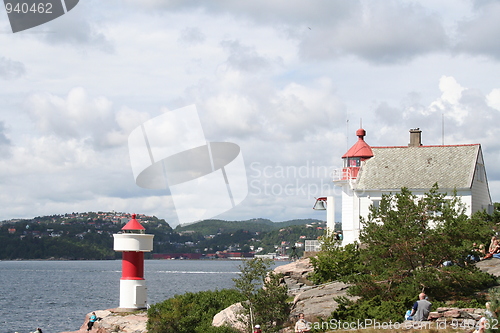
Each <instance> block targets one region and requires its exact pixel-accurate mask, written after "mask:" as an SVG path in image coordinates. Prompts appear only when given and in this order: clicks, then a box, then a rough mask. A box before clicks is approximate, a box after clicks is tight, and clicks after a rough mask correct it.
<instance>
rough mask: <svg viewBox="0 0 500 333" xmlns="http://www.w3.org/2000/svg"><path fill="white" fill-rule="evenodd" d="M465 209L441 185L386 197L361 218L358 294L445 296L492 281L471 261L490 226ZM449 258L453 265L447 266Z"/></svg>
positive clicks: (355, 279)
mask: <svg viewBox="0 0 500 333" xmlns="http://www.w3.org/2000/svg"><path fill="white" fill-rule="evenodd" d="M465 211H466V209H465V206H464V205H463V204H462V202H461V201H460V199H459V198H458V197H457V196H455V195H454V196H452V197H451V199H446V195H445V194H443V193H439V192H438V187H437V185H434V187H433V188H432V189H431V190H430V191H429V192H428V193H425V194H424V195H423V196H420V197H418V196H416V195H414V194H412V193H411V192H410V191H409V190H408V189H406V188H403V189H402V190H401V192H400V193H397V194H391V195H384V196H383V197H382V200H381V202H380V205H379V207H374V206H372V207H370V214H369V217H368V219H367V220H365V219H362V224H363V229H362V231H361V234H360V242H361V243H362V244H363V249H362V250H360V260H361V262H362V264H363V265H362V267H363V273H364V274H360V275H359V274H357V275H354V276H352V278H351V282H355V283H356V284H357V287H356V289H357V290H356V291H357V292H356V293H357V294H359V295H362V296H363V297H374V296H377V295H380V296H381V297H382V299H386V300H387V299H397V298H399V297H404V296H414V295H416V294H418V292H420V291H424V292H427V293H429V294H430V295H432V296H433V297H434V298H435V299H441V300H445V299H449V298H453V297H454V296H457V297H458V296H466V295H471V293H472V292H473V291H477V290H479V289H481V288H485V287H487V286H489V285H492V284H494V283H495V279H494V278H493V277H492V276H490V275H489V274H486V273H483V272H481V271H479V270H478V269H476V268H475V267H474V266H473V265H471V264H470V262H468V260H469V259H468V258H470V254H471V250H472V244H473V243H474V242H482V241H484V240H485V239H487V238H488V237H489V235H490V234H491V225H490V224H489V223H487V222H486V221H484V220H482V219H479V218H476V217H473V218H469V217H468V216H467V215H466V214H465ZM445 262H452V263H454V264H455V265H454V266H452V267H444V266H443V264H444V263H445Z"/></svg>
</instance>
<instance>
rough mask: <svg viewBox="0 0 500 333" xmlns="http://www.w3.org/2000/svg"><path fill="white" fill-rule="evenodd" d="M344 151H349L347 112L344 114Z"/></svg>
mask: <svg viewBox="0 0 500 333" xmlns="http://www.w3.org/2000/svg"><path fill="white" fill-rule="evenodd" d="M345 149H346V151H347V150H348V149H349V111H347V110H346V113H345Z"/></svg>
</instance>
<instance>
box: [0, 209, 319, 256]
mask: <svg viewBox="0 0 500 333" xmlns="http://www.w3.org/2000/svg"><path fill="white" fill-rule="evenodd" d="M130 219H131V215H130V214H128V213H116V212H97V213H96V212H88V213H70V214H64V215H52V216H38V217H35V218H33V219H15V220H9V221H2V222H0V244H1V246H0V260H14V259H50V258H54V259H92V260H96V259H115V258H119V257H120V256H121V254H120V253H116V252H115V251H113V234H116V233H119V232H121V228H123V226H124V225H125V224H126V223H127V222H128V221H129V220H130ZM137 219H138V220H139V221H140V222H141V224H142V225H143V226H144V227H145V228H146V233H149V234H153V235H154V247H153V252H152V253H149V254H147V256H148V257H152V254H154V253H197V254H200V255H202V256H207V257H208V256H209V254H213V253H216V252H242V253H243V252H249V251H252V250H254V251H257V250H258V251H259V252H260V253H267V252H275V249H276V248H277V247H280V248H283V246H284V245H283V244H285V245H286V248H285V249H284V250H283V254H287V253H288V250H287V249H288V247H290V248H291V247H292V246H294V244H298V243H301V244H303V242H304V240H305V239H316V238H317V237H318V236H321V235H322V234H323V232H324V228H325V226H326V225H325V224H326V223H325V222H322V221H319V220H313V219H306V220H290V221H285V222H272V221H270V220H266V219H252V220H246V221H222V220H206V221H201V222H198V223H193V224H190V225H185V226H178V227H176V228H175V229H172V228H171V227H170V225H169V224H168V223H167V222H166V221H165V220H162V219H158V218H157V217H154V216H146V215H143V214H137ZM285 250H286V251H285ZM301 251H303V250H302V249H299V250H298V251H297V253H299V254H300V253H301Z"/></svg>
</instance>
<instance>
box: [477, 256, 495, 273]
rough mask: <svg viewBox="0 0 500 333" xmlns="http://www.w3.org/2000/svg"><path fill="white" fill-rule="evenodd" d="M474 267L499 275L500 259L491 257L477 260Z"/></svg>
mask: <svg viewBox="0 0 500 333" xmlns="http://www.w3.org/2000/svg"><path fill="white" fill-rule="evenodd" d="M475 265H476V267H477V268H479V269H480V270H482V271H483V272H486V273H490V274H491V275H494V276H500V259H497V258H491V259H486V260H481V261H479V262H477V263H476V264H475Z"/></svg>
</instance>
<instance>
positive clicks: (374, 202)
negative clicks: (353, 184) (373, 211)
mask: <svg viewBox="0 0 500 333" xmlns="http://www.w3.org/2000/svg"><path fill="white" fill-rule="evenodd" d="M372 206H373V207H374V208H378V207H380V200H372Z"/></svg>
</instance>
